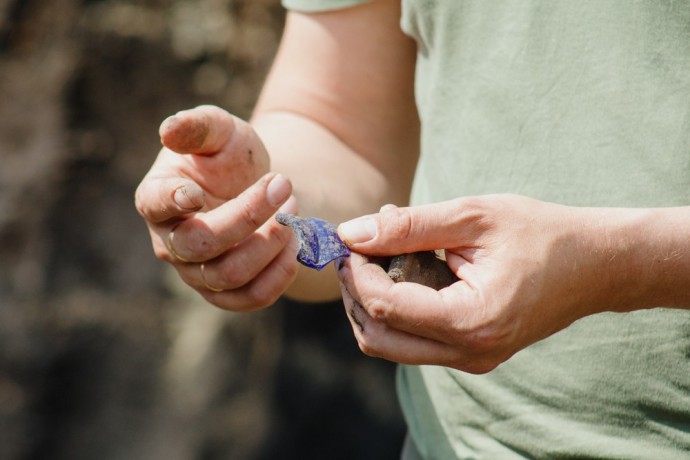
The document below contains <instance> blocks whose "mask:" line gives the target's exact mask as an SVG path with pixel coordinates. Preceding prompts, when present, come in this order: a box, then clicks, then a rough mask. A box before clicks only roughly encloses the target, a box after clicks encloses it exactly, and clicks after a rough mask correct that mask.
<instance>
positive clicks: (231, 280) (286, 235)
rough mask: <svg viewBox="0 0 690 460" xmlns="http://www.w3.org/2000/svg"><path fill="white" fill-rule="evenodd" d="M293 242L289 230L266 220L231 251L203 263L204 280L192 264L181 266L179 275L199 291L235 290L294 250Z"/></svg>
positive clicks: (295, 245)
mask: <svg viewBox="0 0 690 460" xmlns="http://www.w3.org/2000/svg"><path fill="white" fill-rule="evenodd" d="M293 239H294V238H293V232H292V231H291V230H290V229H289V228H287V227H284V226H282V225H280V224H279V223H277V222H275V221H274V220H273V219H269V220H268V221H267V222H266V223H265V224H264V225H263V226H262V227H261V228H260V229H259V230H258V231H256V232H254V233H252V234H251V235H249V236H248V237H247V238H245V239H244V240H242V241H241V242H240V243H239V244H237V245H236V246H234V247H233V248H232V249H230V250H229V251H227V252H225V253H224V254H222V255H221V256H219V257H216V258H215V259H213V260H211V261H208V262H205V264H204V274H203V275H204V276H203V278H201V276H200V275H201V274H200V271H199V269H198V268H197V267H196V266H195V265H194V264H185V265H181V266H180V268H179V270H178V271H179V272H180V276H181V277H182V279H183V280H185V282H187V283H188V284H190V285H192V286H193V287H195V288H198V289H201V288H204V287H207V286H213V287H214V288H216V289H222V290H231V289H237V288H240V287H242V286H244V285H246V284H249V283H250V282H251V281H252V280H253V279H254V278H256V277H257V276H258V275H259V273H261V272H262V271H263V270H265V269H266V267H267V266H268V265H269V264H270V263H271V262H272V261H273V260H274V259H275V258H276V257H277V256H278V255H279V254H280V252H281V251H282V250H283V249H285V247H286V246H287V245H288V244H292V246H293V248H294V249H295V250H296V248H297V242H296V241H293Z"/></svg>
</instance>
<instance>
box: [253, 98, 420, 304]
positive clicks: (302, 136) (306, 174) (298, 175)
mask: <svg viewBox="0 0 690 460" xmlns="http://www.w3.org/2000/svg"><path fill="white" fill-rule="evenodd" d="M252 124H253V125H254V127H255V129H256V130H257V132H258V133H259V135H260V136H261V138H262V140H263V142H264V143H265V145H266V147H267V149H268V151H269V152H270V156H271V169H272V170H274V171H278V172H281V173H282V174H284V175H285V176H286V177H289V178H290V180H291V181H292V183H293V187H294V188H293V193H294V195H295V197H296V198H297V202H298V207H299V213H300V214H301V215H302V216H316V217H319V218H323V219H327V220H329V221H331V222H335V223H339V222H343V221H345V220H349V219H351V218H353V217H356V216H360V215H363V214H367V213H371V212H374V211H376V210H378V208H379V207H380V206H381V205H382V204H385V203H395V204H397V205H405V204H407V200H408V196H409V192H410V184H411V179H412V166H410V167H409V168H404V167H398V168H395V167H393V165H392V164H391V165H390V166H387V165H386V164H385V163H378V164H374V163H373V162H371V161H367V159H365V158H364V157H363V156H362V155H361V154H359V153H358V152H355V151H354V149H352V148H351V147H349V146H348V145H347V144H346V143H345V142H343V141H342V140H340V139H339V138H338V137H336V136H335V135H334V134H333V133H331V132H330V131H329V130H328V129H326V128H325V127H323V126H321V125H319V124H318V123H316V122H313V121H312V120H310V119H308V118H306V117H304V116H301V115H297V114H291V113H287V112H259V113H257V114H256V115H255V117H254V118H253V120H252ZM397 153H398V155H400V162H402V163H405V162H407V163H412V164H414V161H415V159H416V147H415V145H414V144H413V145H412V146H408V147H407V148H401V150H400V151H399V152H397ZM406 156H407V158H408V159H407V160H406V159H405V158H406ZM410 157H411V159H409V158H410ZM286 294H287V295H288V296H290V297H294V298H297V299H300V300H306V301H320V300H328V299H333V298H336V297H338V296H339V288H338V281H337V278H336V276H335V275H334V273H333V268H332V267H330V266H329V267H327V268H326V269H324V270H323V271H321V272H317V271H314V270H310V269H306V268H304V267H301V268H300V273H299V276H298V278H297V280H296V281H295V283H293V285H292V286H291V287H290V289H289V290H288V291H287V292H286Z"/></svg>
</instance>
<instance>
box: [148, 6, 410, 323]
mask: <svg viewBox="0 0 690 460" xmlns="http://www.w3.org/2000/svg"><path fill="white" fill-rule="evenodd" d="M399 17H400V5H399V2H397V1H393V0H380V1H376V2H372V3H370V4H366V5H363V6H358V7H354V8H349V9H345V10H340V11H337V12H332V13H324V14H299V13H290V14H289V15H288V21H287V26H286V29H285V33H284V37H283V41H282V46H281V47H280V51H279V53H278V56H277V59H276V61H275V64H274V66H273V69H272V71H271V73H270V76H269V77H268V80H267V82H266V85H265V89H264V91H263V94H262V96H261V98H260V101H259V103H258V107H257V108H256V113H255V115H254V117H253V120H252V124H249V123H247V122H245V121H244V120H240V119H239V118H237V117H234V116H232V115H231V114H229V113H227V112H225V111H223V110H221V109H219V108H217V107H211V106H203V107H197V108H195V109H192V110H187V111H182V112H179V113H178V114H176V115H174V116H173V117H170V118H169V119H168V120H166V121H165V122H164V123H163V124H162V125H161V130H160V134H161V141H162V143H163V145H164V148H163V149H162V150H161V151H160V153H159V155H158V158H157V160H156V162H155V163H154V165H153V166H152V168H151V170H150V171H149V173H148V174H147V175H146V176H145V177H144V179H143V180H142V182H141V184H140V185H139V187H138V189H137V193H136V198H135V202H136V206H137V209H138V211H139V213H140V214H141V215H142V217H144V219H145V220H146V223H147V225H148V228H149V231H150V233H151V240H152V243H153V248H154V252H155V253H156V255H157V256H158V257H159V258H160V259H162V260H165V261H167V262H169V263H171V264H172V265H173V266H174V267H175V269H176V270H177V271H178V273H179V275H180V277H181V278H182V279H183V280H184V281H185V282H186V283H187V284H189V285H190V286H192V287H193V288H194V289H196V290H197V291H198V292H199V293H200V294H201V295H202V296H204V298H205V299H206V300H208V301H209V302H210V303H212V304H214V305H217V306H219V307H222V308H226V309H229V310H254V309H257V308H262V307H266V306H268V305H271V304H272V303H273V302H275V300H276V299H277V298H278V297H279V296H280V295H282V294H283V293H285V292H286V290H288V289H289V291H288V293H289V294H291V295H292V296H294V297H297V298H300V299H302V300H325V299H332V298H336V297H337V296H338V285H337V278H336V277H335V276H334V274H333V273H332V269H329V270H324V271H325V272H328V271H330V272H331V273H330V274H328V273H325V274H324V273H315V272H313V271H310V270H299V267H298V264H297V262H296V260H295V252H296V248H295V243H294V241H292V240H291V232H290V231H289V230H288V229H286V228H285V227H282V226H281V225H279V224H278V223H276V222H275V220H274V219H273V218H272V216H273V214H274V213H275V212H276V211H277V210H278V209H279V208H280V209H282V210H283V211H286V212H295V211H296V210H297V208H298V209H299V210H300V211H301V214H302V215H313V216H317V217H322V218H327V219H330V220H332V221H335V222H339V221H343V220H346V219H348V218H351V217H354V216H357V215H361V214H364V213H368V212H372V211H374V210H376V209H377V208H378V207H379V206H380V205H381V204H383V203H387V202H392V203H397V204H405V203H406V201H407V196H408V194H409V191H410V183H411V181H412V174H413V170H414V168H415V165H416V161H417V155H418V151H417V148H418V144H419V122H418V119H417V113H416V110H415V104H414V98H413V73H414V65H415V45H414V43H413V42H412V40H411V39H409V38H408V37H406V36H405V35H404V34H403V33H402V32H401V31H400V28H399V25H398V21H399ZM271 170H272V171H271ZM269 171H271V172H269ZM276 171H277V172H281V173H282V174H278V175H277V174H276ZM286 178H287V179H289V180H290V181H292V184H291V183H290V182H289V181H288V180H286ZM293 184H294V188H293ZM291 195H292V196H293V197H296V199H291Z"/></svg>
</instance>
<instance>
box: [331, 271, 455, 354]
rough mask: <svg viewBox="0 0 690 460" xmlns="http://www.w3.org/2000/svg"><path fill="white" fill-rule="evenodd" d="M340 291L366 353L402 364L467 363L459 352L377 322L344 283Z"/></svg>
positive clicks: (355, 334) (354, 329)
mask: <svg viewBox="0 0 690 460" xmlns="http://www.w3.org/2000/svg"><path fill="white" fill-rule="evenodd" d="M341 291H342V294H343V303H344V305H345V311H346V313H347V317H348V319H349V321H350V324H351V326H352V332H353V334H354V336H355V339H356V340H357V344H358V345H359V348H360V350H362V352H363V353H364V354H366V355H368V356H372V357H377V358H383V359H387V360H389V361H394V362H396V363H401V364H415V365H421V364H430V365H440V366H451V367H456V366H457V365H459V364H460V363H461V362H462V363H464V361H465V358H464V357H463V356H462V355H461V353H459V351H458V350H457V349H455V348H453V347H451V346H449V345H447V344H444V343H441V342H437V341H435V340H432V339H428V338H425V337H420V336H416V335H414V334H410V333H407V332H404V331H400V330H397V329H395V328H392V327H390V326H389V325H388V324H385V323H382V322H380V321H376V320H375V319H373V318H372V317H371V316H369V315H368V313H367V311H366V310H365V309H364V308H363V307H362V305H361V304H360V303H359V302H357V301H356V300H355V299H354V298H353V297H352V296H351V295H350V294H349V292H348V290H347V289H346V287H345V286H344V285H342V284H341Z"/></svg>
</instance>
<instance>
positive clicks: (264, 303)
mask: <svg viewBox="0 0 690 460" xmlns="http://www.w3.org/2000/svg"><path fill="white" fill-rule="evenodd" d="M281 293H282V291H280V290H278V289H276V288H275V287H273V288H271V287H268V286H265V285H263V284H260V283H254V284H253V285H251V286H250V287H249V289H248V290H247V299H248V302H247V304H248V305H249V308H248V309H250V310H258V309H261V308H266V307H269V306H271V305H273V304H274V303H276V302H277V301H278V299H279V298H280V294H281Z"/></svg>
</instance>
